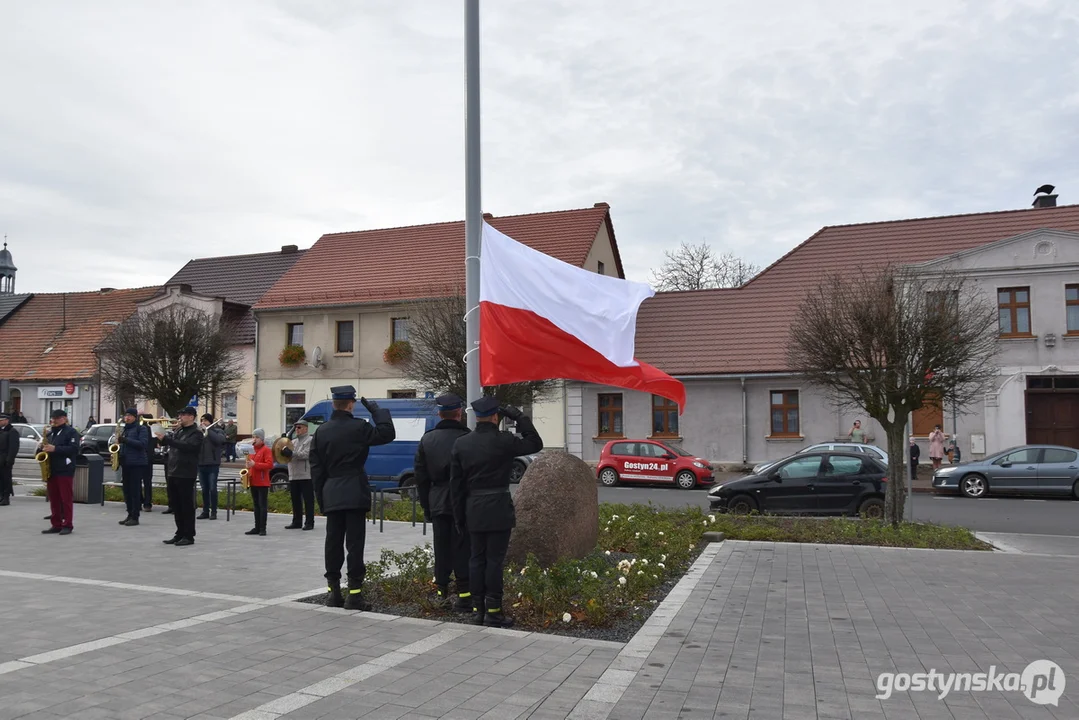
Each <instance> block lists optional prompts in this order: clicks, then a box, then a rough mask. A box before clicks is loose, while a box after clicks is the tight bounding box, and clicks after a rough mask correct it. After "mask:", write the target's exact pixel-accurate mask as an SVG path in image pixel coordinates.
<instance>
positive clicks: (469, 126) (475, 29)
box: [465, 0, 483, 428]
mask: <svg viewBox="0 0 1079 720" xmlns="http://www.w3.org/2000/svg"><path fill="white" fill-rule="evenodd" d="M482 227H483V212H482V210H481V206H480V1H479V0H465V307H466V310H465V345H466V351H465V372H466V375H465V378H466V383H465V385H466V388H465V395H466V396H467V397H466V398H465V399H466V400H467V401H468V402H472V401H473V400H477V399H479V397H480V395H481V394H482V393H483V386H481V385H480V362H479V359H480V358H479V344H480V312H479V304H480V237H481V233H482ZM468 410H469V413H468V425H469V427H473V428H474V427H476V416H475V415H474V414H472V412H471V408H468Z"/></svg>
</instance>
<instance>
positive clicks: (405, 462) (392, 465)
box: [236, 398, 538, 489]
mask: <svg viewBox="0 0 1079 720" xmlns="http://www.w3.org/2000/svg"><path fill="white" fill-rule="evenodd" d="M378 404H379V406H381V407H384V408H386V409H387V410H389V411H390V416H391V417H392V418H393V427H394V430H396V431H397V438H396V439H395V440H394V441H393V442H392V443H389V444H387V445H376V446H374V447H372V448H371V451H370V453H369V454H368V456H367V464H366V465H365V468H366V470H367V477H368V481H369V482H370V484H371V487H372V488H373V489H387V488H397V487H410V486H413V485H415V471H414V470H413V467H412V465H413V462H414V461H415V458H416V448H417V447H418V446H419V441H420V438H421V437H423V434H424V433H425V432H427V431H428V430H431V429H433V428H434V427H435V425H437V424H438V422H439V418H438V414H437V412H436V410H435V405H434V401H432V400H426V399H420V398H393V399H384V398H379V399H378ZM332 412H333V403H332V401H330V400H322V401H320V402H317V403H315V404H314V405H312V406H311V407H310V408H309V409H308V410H307V412H305V413H304V414H303V417H302V418H301V419H303V420H307V421H308V422H310V423H311V426H312V427H311V432H318V426H319V425H321V424H322V423H324V422H326V420H328V419H329V417H330V414H331V413H332ZM353 416H354V417H358V418H360V419H361V420H364V421H367V419H368V417H369V413H368V412H367V410H366V409H365V408H364V407H363V406H362V405H360V404H359V403H356V407H355V408H354V410H353ZM294 433H295V428H289V429H288V432H287V433H285V434H286V436H287V437H289V438H291V437H293V435H294ZM278 437H280V436H279V435H274V436H267V438H266V443H267V444H268V445H272V444H273V441H274V440H276V439H277V438H278ZM252 452H254V446H253V445H252V444H251V440H250V439H248V440H242V441H240V442H237V443H236V455H237V458H238V459H241V460H242V459H243V458H244V456H246V455H249V454H251V453H252ZM537 457H538V455H527V456H521V457H518V458H515V459H514V463H513V474H512V475H511V476H510V480H511V482H519V481H520V479H521V476H522V475H524V473H525V470H527V469H528V466H529V465H531V464H532V461H533V460H535V459H536V458H537ZM270 481H271V482H272V483H274V484H277V483H284V482H287V481H288V466H287V465H283V464H280V463H274V467H273V470H272V471H271V472H270Z"/></svg>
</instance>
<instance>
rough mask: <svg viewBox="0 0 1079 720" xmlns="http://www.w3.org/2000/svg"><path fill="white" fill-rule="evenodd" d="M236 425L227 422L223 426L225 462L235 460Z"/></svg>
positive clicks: (230, 421)
mask: <svg viewBox="0 0 1079 720" xmlns="http://www.w3.org/2000/svg"><path fill="white" fill-rule="evenodd" d="M236 434H237V429H236V423H235V422H233V421H232V420H229V422H228V424H227V425H225V462H235V460H236Z"/></svg>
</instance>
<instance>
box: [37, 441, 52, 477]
mask: <svg viewBox="0 0 1079 720" xmlns="http://www.w3.org/2000/svg"><path fill="white" fill-rule="evenodd" d="M43 447H45V442H44V441H42V443H41V444H40V445H38V446H37V450H38V451H37V454H36V455H34V460H36V461H37V463H38V465H40V466H41V482H45V483H47V482H48V481H49V454H48V453H47V452H45V451H44V450H42V448H43Z"/></svg>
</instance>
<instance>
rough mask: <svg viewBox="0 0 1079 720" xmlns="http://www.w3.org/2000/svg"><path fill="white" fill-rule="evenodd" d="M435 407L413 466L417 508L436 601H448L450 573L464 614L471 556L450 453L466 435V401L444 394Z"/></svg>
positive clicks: (468, 602)
mask: <svg viewBox="0 0 1079 720" xmlns="http://www.w3.org/2000/svg"><path fill="white" fill-rule="evenodd" d="M435 403H436V404H437V405H438V417H439V418H440V420H439V423H438V425H435V427H434V428H432V429H431V430H430V431H429V432H427V433H426V434H424V436H423V437H422V438H421V439H420V443H419V447H418V448H417V449H416V461H415V463H414V465H413V467H414V468H415V473H416V487H417V489H418V490H419V494H420V505H421V506H422V507H423V512H424V514H425V515H426V516H427V517H428V519H429V520H430V522H431V526H432V528H433V530H434V541H435V586H436V587H437V588H438V597H439V600H440V601H442V602H443V603H445V602H448V601H449V585H450V571H452V572H453V577H454V580H456V581H457V602H456V603H455V604H454V606H453V608H454V609H455V610H460V611H463V612H468V611H469V610H471V609H472V589H471V588H470V587H469V582H468V564H469V558H470V555H471V548H470V547H469V537H468V533H467V532H463V533H462V532H458V531H457V527H456V523H455V522H454V520H453V504H452V503H451V502H450V453H451V452H452V451H453V444H454V443H455V442H457V438H459V437H461V436H462V435H467V434H468V432H469V430H468V426H467V425H465V424H464V423H463V422H462V417H461V414H462V408H463V407H464V404H465V401H464V400H462V399H461V397H460V396H459V395H454V394H453V393H446V394H445V395H439V396H438V397H437V398H435Z"/></svg>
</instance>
